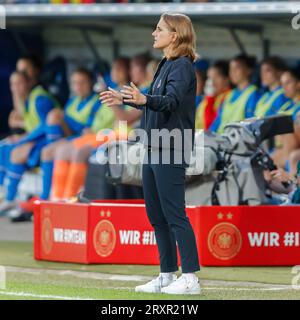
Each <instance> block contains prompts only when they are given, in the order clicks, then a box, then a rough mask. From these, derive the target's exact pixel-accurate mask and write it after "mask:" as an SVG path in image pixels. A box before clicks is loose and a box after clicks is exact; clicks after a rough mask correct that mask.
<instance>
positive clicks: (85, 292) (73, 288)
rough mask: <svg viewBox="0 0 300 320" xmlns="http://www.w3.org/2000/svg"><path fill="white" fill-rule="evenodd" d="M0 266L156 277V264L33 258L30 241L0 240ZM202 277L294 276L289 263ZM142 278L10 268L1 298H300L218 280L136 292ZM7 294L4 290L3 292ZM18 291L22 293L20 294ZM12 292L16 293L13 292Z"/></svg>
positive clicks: (286, 280)
mask: <svg viewBox="0 0 300 320" xmlns="http://www.w3.org/2000/svg"><path fill="white" fill-rule="evenodd" d="M0 265H2V266H17V267H23V268H35V269H38V268H42V269H56V270H77V271H82V272H101V273H108V274H120V275H121V274H122V275H133V274H134V275H143V276H156V275H157V274H158V272H159V267H158V266H143V265H80V264H70V263H55V262H46V261H35V260H34V259H33V248H32V243H26V242H25V243H24V242H23V243H19V242H3V241H2V242H0ZM197 274H198V276H199V278H200V279H201V280H221V281H239V282H255V283H265V284H281V285H283V284H284V285H291V280H292V278H293V277H294V276H295V275H294V274H292V273H291V267H255V268H254V267H236V268H215V267H202V269H201V271H200V272H198V273H197ZM138 284H141V282H136V281H114V280H102V279H101V280H98V279H89V278H78V277H75V276H72V275H61V274H47V273H39V274H38V275H36V274H30V273H23V272H8V273H7V287H6V290H0V299H39V298H43V299H51V298H54V299H60V298H84V299H150V300H151V299H170V300H176V299H188V300H191V299H197V300H200V299H204V300H206V299H300V290H293V289H284V290H264V289H261V288H259V287H255V286H254V287H252V286H251V287H250V286H249V287H247V284H245V285H241V284H240V283H237V284H236V285H234V284H232V283H230V284H229V285H224V284H218V285H211V286H207V285H205V286H202V287H203V291H202V294H201V295H199V296H179V295H178V296H177V295H176V296H174V295H165V294H143V293H135V292H134V287H135V286H136V285H138ZM6 293H8V294H6ZM22 293H24V294H23V295H22ZM14 294H15V295H14Z"/></svg>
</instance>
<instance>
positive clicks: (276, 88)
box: [254, 56, 291, 118]
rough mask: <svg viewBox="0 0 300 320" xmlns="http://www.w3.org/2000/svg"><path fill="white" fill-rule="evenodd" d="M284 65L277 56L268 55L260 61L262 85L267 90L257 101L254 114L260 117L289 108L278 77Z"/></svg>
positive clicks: (284, 67) (288, 102) (287, 99)
mask: <svg viewBox="0 0 300 320" xmlns="http://www.w3.org/2000/svg"><path fill="white" fill-rule="evenodd" d="M285 69H286V65H285V63H284V61H283V60H282V59H281V58H279V57H276V56H274V57H269V58H266V59H264V60H263V61H262V63H261V67H260V76H261V82H262V85H263V86H264V87H265V88H266V89H267V91H266V92H265V93H264V94H263V95H262V97H261V98H260V99H259V101H258V102H257V105H256V108H255V112H254V116H256V117H259V118H262V117H268V116H273V115H276V114H278V113H279V112H281V111H284V110H286V108H289V104H290V102H291V101H290V99H289V98H288V97H286V96H285V94H284V90H283V88H282V86H281V85H280V77H281V75H282V73H283V72H284V70H285Z"/></svg>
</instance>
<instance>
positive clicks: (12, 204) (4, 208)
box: [0, 200, 17, 213]
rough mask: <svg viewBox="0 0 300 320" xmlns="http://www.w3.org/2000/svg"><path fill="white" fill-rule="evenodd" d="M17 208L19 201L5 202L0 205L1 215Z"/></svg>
mask: <svg viewBox="0 0 300 320" xmlns="http://www.w3.org/2000/svg"><path fill="white" fill-rule="evenodd" d="M16 206H17V201H7V200H5V201H3V202H1V203H0V213H5V212H6V211H9V210H11V209H13V208H15V207H16Z"/></svg>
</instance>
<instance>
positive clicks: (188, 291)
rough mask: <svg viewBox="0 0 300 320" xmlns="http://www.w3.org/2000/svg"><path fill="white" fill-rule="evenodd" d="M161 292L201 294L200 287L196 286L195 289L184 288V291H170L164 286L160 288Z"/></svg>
mask: <svg viewBox="0 0 300 320" xmlns="http://www.w3.org/2000/svg"><path fill="white" fill-rule="evenodd" d="M161 293H165V294H188V295H196V294H201V288H197V289H192V290H186V291H184V292H174V291H173V292H172V291H169V292H168V290H166V288H162V289H161Z"/></svg>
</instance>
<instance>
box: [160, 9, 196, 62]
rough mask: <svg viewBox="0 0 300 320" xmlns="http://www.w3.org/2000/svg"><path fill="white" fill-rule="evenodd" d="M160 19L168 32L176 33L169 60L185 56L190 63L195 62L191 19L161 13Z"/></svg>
mask: <svg viewBox="0 0 300 320" xmlns="http://www.w3.org/2000/svg"><path fill="white" fill-rule="evenodd" d="M161 19H163V21H164V22H165V23H166V25H167V26H168V29H169V31H171V32H176V33H177V39H176V41H175V43H174V44H173V49H172V53H171V57H170V58H171V59H172V58H173V59H174V58H177V57H182V56H187V57H188V58H190V60H191V61H192V62H193V61H195V59H196V57H197V54H196V49H195V48H196V34H195V30H194V27H193V24H192V21H191V19H190V18H189V17H188V16H186V15H184V14H181V13H163V14H162V15H161Z"/></svg>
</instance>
